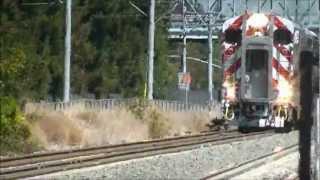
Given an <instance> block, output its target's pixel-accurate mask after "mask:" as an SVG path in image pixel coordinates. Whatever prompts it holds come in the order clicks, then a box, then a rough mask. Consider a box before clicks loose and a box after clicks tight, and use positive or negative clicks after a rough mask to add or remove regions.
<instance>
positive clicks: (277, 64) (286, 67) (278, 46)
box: [222, 13, 295, 128]
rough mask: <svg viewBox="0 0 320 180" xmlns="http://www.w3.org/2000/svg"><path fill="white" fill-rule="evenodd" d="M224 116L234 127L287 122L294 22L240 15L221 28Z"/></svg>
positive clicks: (290, 109)
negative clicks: (236, 123) (237, 125)
mask: <svg viewBox="0 0 320 180" xmlns="http://www.w3.org/2000/svg"><path fill="white" fill-rule="evenodd" d="M223 35H224V36H223V37H224V38H223V42H222V48H223V50H222V52H223V54H222V62H223V67H224V73H223V103H224V110H223V111H224V118H225V119H226V120H237V121H238V122H239V128H251V127H259V128H262V127H275V128H283V127H285V126H287V125H289V124H290V121H291V119H292V118H291V116H292V113H293V109H294V108H295V103H294V100H293V97H294V86H295V84H294V69H293V67H294V64H293V48H294V43H293V38H294V25H293V23H291V22H290V21H287V20H285V19H282V18H281V17H278V16H274V15H267V14H262V13H251V14H249V13H245V14H244V15H242V16H238V17H235V18H232V19H230V20H228V21H226V22H225V24H224V26H223Z"/></svg>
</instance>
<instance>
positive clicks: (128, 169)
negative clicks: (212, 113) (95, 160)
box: [32, 132, 298, 179]
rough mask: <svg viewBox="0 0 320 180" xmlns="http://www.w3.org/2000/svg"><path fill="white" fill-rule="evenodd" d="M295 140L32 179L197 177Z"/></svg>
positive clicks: (282, 137) (288, 137) (280, 138)
mask: <svg viewBox="0 0 320 180" xmlns="http://www.w3.org/2000/svg"><path fill="white" fill-rule="evenodd" d="M297 142H298V133H297V132H291V133H288V134H276V135H273V136H270V137H265V138H263V139H256V140H247V141H242V142H235V143H231V144H226V145H219V146H210V144H207V145H203V146H202V147H200V148H198V149H195V150H190V151H184V152H181V153H174V154H166V155H158V156H153V157H147V158H142V159H136V160H130V161H125V162H119V163H113V164H108V165H100V166H97V167H91V168H84V169H78V170H71V171H65V172H61V173H55V174H51V175H46V176H39V177H35V178H32V179H199V178H202V177H205V176H207V175H209V174H210V173H212V172H214V171H217V170H219V169H221V168H225V167H229V166H233V165H234V164H237V163H241V162H244V161H247V160H249V159H253V158H257V157H259V156H262V155H264V154H267V153H270V152H273V151H274V150H275V149H278V148H279V147H285V146H289V145H293V144H296V143H297Z"/></svg>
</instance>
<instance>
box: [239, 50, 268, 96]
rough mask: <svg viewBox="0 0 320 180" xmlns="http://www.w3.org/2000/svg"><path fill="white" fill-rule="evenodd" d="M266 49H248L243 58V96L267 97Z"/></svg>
mask: <svg viewBox="0 0 320 180" xmlns="http://www.w3.org/2000/svg"><path fill="white" fill-rule="evenodd" d="M268 54H269V53H268V51H267V50H263V49H248V50H247V51H246V59H245V72H246V76H245V81H246V89H245V98H249V99H250V98H267V97H268V57H269V55H268Z"/></svg>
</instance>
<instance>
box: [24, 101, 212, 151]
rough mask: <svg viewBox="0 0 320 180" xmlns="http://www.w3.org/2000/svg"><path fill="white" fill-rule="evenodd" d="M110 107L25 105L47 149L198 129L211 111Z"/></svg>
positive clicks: (137, 139) (157, 135)
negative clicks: (44, 106)
mask: <svg viewBox="0 0 320 180" xmlns="http://www.w3.org/2000/svg"><path fill="white" fill-rule="evenodd" d="M134 108H135V109H132V107H128V108H118V109H113V110H97V109H85V108H84V106H83V105H82V104H79V105H77V106H73V107H72V108H69V109H66V110H64V111H52V110H48V109H39V108H34V107H28V108H27V109H26V112H25V113H26V115H27V117H28V119H29V121H30V122H31V124H32V133H33V134H34V135H35V136H36V137H38V139H39V140H40V142H41V144H42V145H43V146H44V147H45V148H46V149H50V150H52V149H66V148H69V147H70V146H80V147H87V146H98V145H105V144H118V143H125V142H135V141H142V140H149V139H154V138H163V137H168V136H175V135H183V134H186V133H198V132H200V131H203V130H207V124H208V123H209V121H210V119H211V117H210V113H191V112H187V113H186V112H161V111H159V110H158V109H157V108H155V107H152V106H145V107H143V108H140V107H139V108H138V110H137V107H134Z"/></svg>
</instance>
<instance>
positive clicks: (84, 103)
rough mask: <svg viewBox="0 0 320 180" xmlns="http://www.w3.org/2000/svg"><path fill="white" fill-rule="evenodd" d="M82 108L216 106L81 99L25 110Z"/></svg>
mask: <svg viewBox="0 0 320 180" xmlns="http://www.w3.org/2000/svg"><path fill="white" fill-rule="evenodd" d="M76 106H80V107H83V108H85V109H92V110H112V109H114V108H124V107H133V106H141V107H146V106H153V107H156V108H158V109H159V110H161V111H165V112H169V111H170V112H184V111H185V112H203V111H209V110H210V109H211V108H212V107H214V105H208V104H190V103H188V104H186V103H185V102H180V101H168V100H152V101H148V100H141V99H99V100H95V99H81V100H73V101H70V102H68V103H65V102H40V103H28V104H26V107H25V109H26V110H27V109H30V108H34V109H50V110H54V111H62V110H66V109H68V108H72V107H76Z"/></svg>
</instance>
